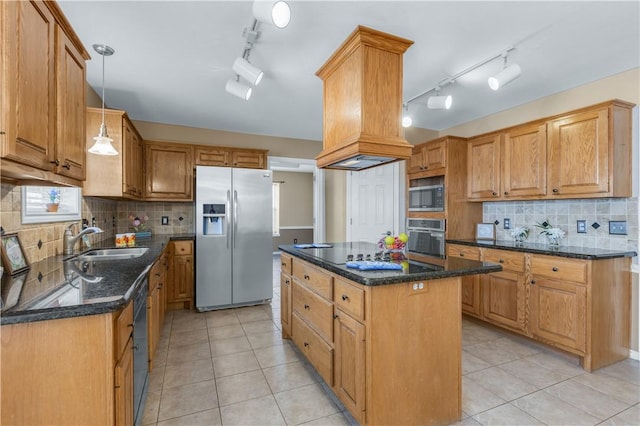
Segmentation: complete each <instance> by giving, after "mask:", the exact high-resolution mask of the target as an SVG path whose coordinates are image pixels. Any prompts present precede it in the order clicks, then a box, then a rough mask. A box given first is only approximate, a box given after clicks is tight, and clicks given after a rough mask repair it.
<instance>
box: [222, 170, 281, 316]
mask: <svg viewBox="0 0 640 426" xmlns="http://www.w3.org/2000/svg"><path fill="white" fill-rule="evenodd" d="M271 175H272V172H271V171H270V170H254V169H233V178H232V181H233V194H232V200H233V201H232V204H233V206H232V210H233V215H234V222H233V230H234V231H233V303H234V304H244V303H250V302H260V301H264V300H267V299H271V298H273V276H272V275H273V254H272V253H273V224H272V219H271V218H272V208H273V206H272V202H271V199H272V192H271V191H272V188H271V181H272V179H271Z"/></svg>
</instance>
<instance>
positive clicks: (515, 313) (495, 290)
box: [481, 271, 526, 331]
mask: <svg viewBox="0 0 640 426" xmlns="http://www.w3.org/2000/svg"><path fill="white" fill-rule="evenodd" d="M481 280H482V296H483V300H484V306H483V313H482V315H483V317H484V319H486V320H487V321H491V322H494V323H497V324H498V325H503V326H507V327H509V328H512V329H516V330H520V331H522V330H524V329H525V302H526V300H525V288H524V275H522V274H517V273H515V272H508V271H502V272H494V273H492V274H487V275H484V276H483V277H482V278H481Z"/></svg>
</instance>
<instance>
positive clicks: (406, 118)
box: [402, 104, 413, 127]
mask: <svg viewBox="0 0 640 426" xmlns="http://www.w3.org/2000/svg"><path fill="white" fill-rule="evenodd" d="M403 109H404V114H403V115H402V127H411V125H412V124H413V119H412V118H411V116H410V115H409V105H408V104H404V105H403Z"/></svg>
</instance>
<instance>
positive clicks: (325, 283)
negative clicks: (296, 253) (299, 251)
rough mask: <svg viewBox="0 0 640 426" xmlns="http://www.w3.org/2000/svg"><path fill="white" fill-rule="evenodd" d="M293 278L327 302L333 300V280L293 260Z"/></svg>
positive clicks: (303, 263)
mask: <svg viewBox="0 0 640 426" xmlns="http://www.w3.org/2000/svg"><path fill="white" fill-rule="evenodd" d="M293 276H294V277H295V278H297V279H298V280H300V282H301V283H304V284H305V285H306V286H307V287H308V288H310V289H311V290H313V291H315V292H316V293H318V294H319V295H320V296H322V297H324V298H325V299H327V300H332V299H333V278H332V277H331V275H329V274H327V273H325V272H322V271H321V270H320V269H318V268H315V267H313V266H311V265H310V264H308V263H306V262H304V261H300V260H298V259H294V260H293Z"/></svg>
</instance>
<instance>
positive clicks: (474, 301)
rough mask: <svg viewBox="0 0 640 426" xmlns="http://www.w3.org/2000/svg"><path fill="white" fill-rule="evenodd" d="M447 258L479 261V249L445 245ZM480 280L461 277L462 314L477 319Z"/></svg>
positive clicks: (468, 276) (473, 277) (480, 303)
mask: <svg viewBox="0 0 640 426" xmlns="http://www.w3.org/2000/svg"><path fill="white" fill-rule="evenodd" d="M447 257H459V258H463V259H470V260H480V249H479V248H478V247H470V246H460V245H455V244H447ZM480 278H481V276H480V275H467V276H463V277H461V290H462V291H461V300H462V312H464V313H465V314H469V315H472V316H474V317H478V318H480V317H481V315H482V299H481V298H480Z"/></svg>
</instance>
